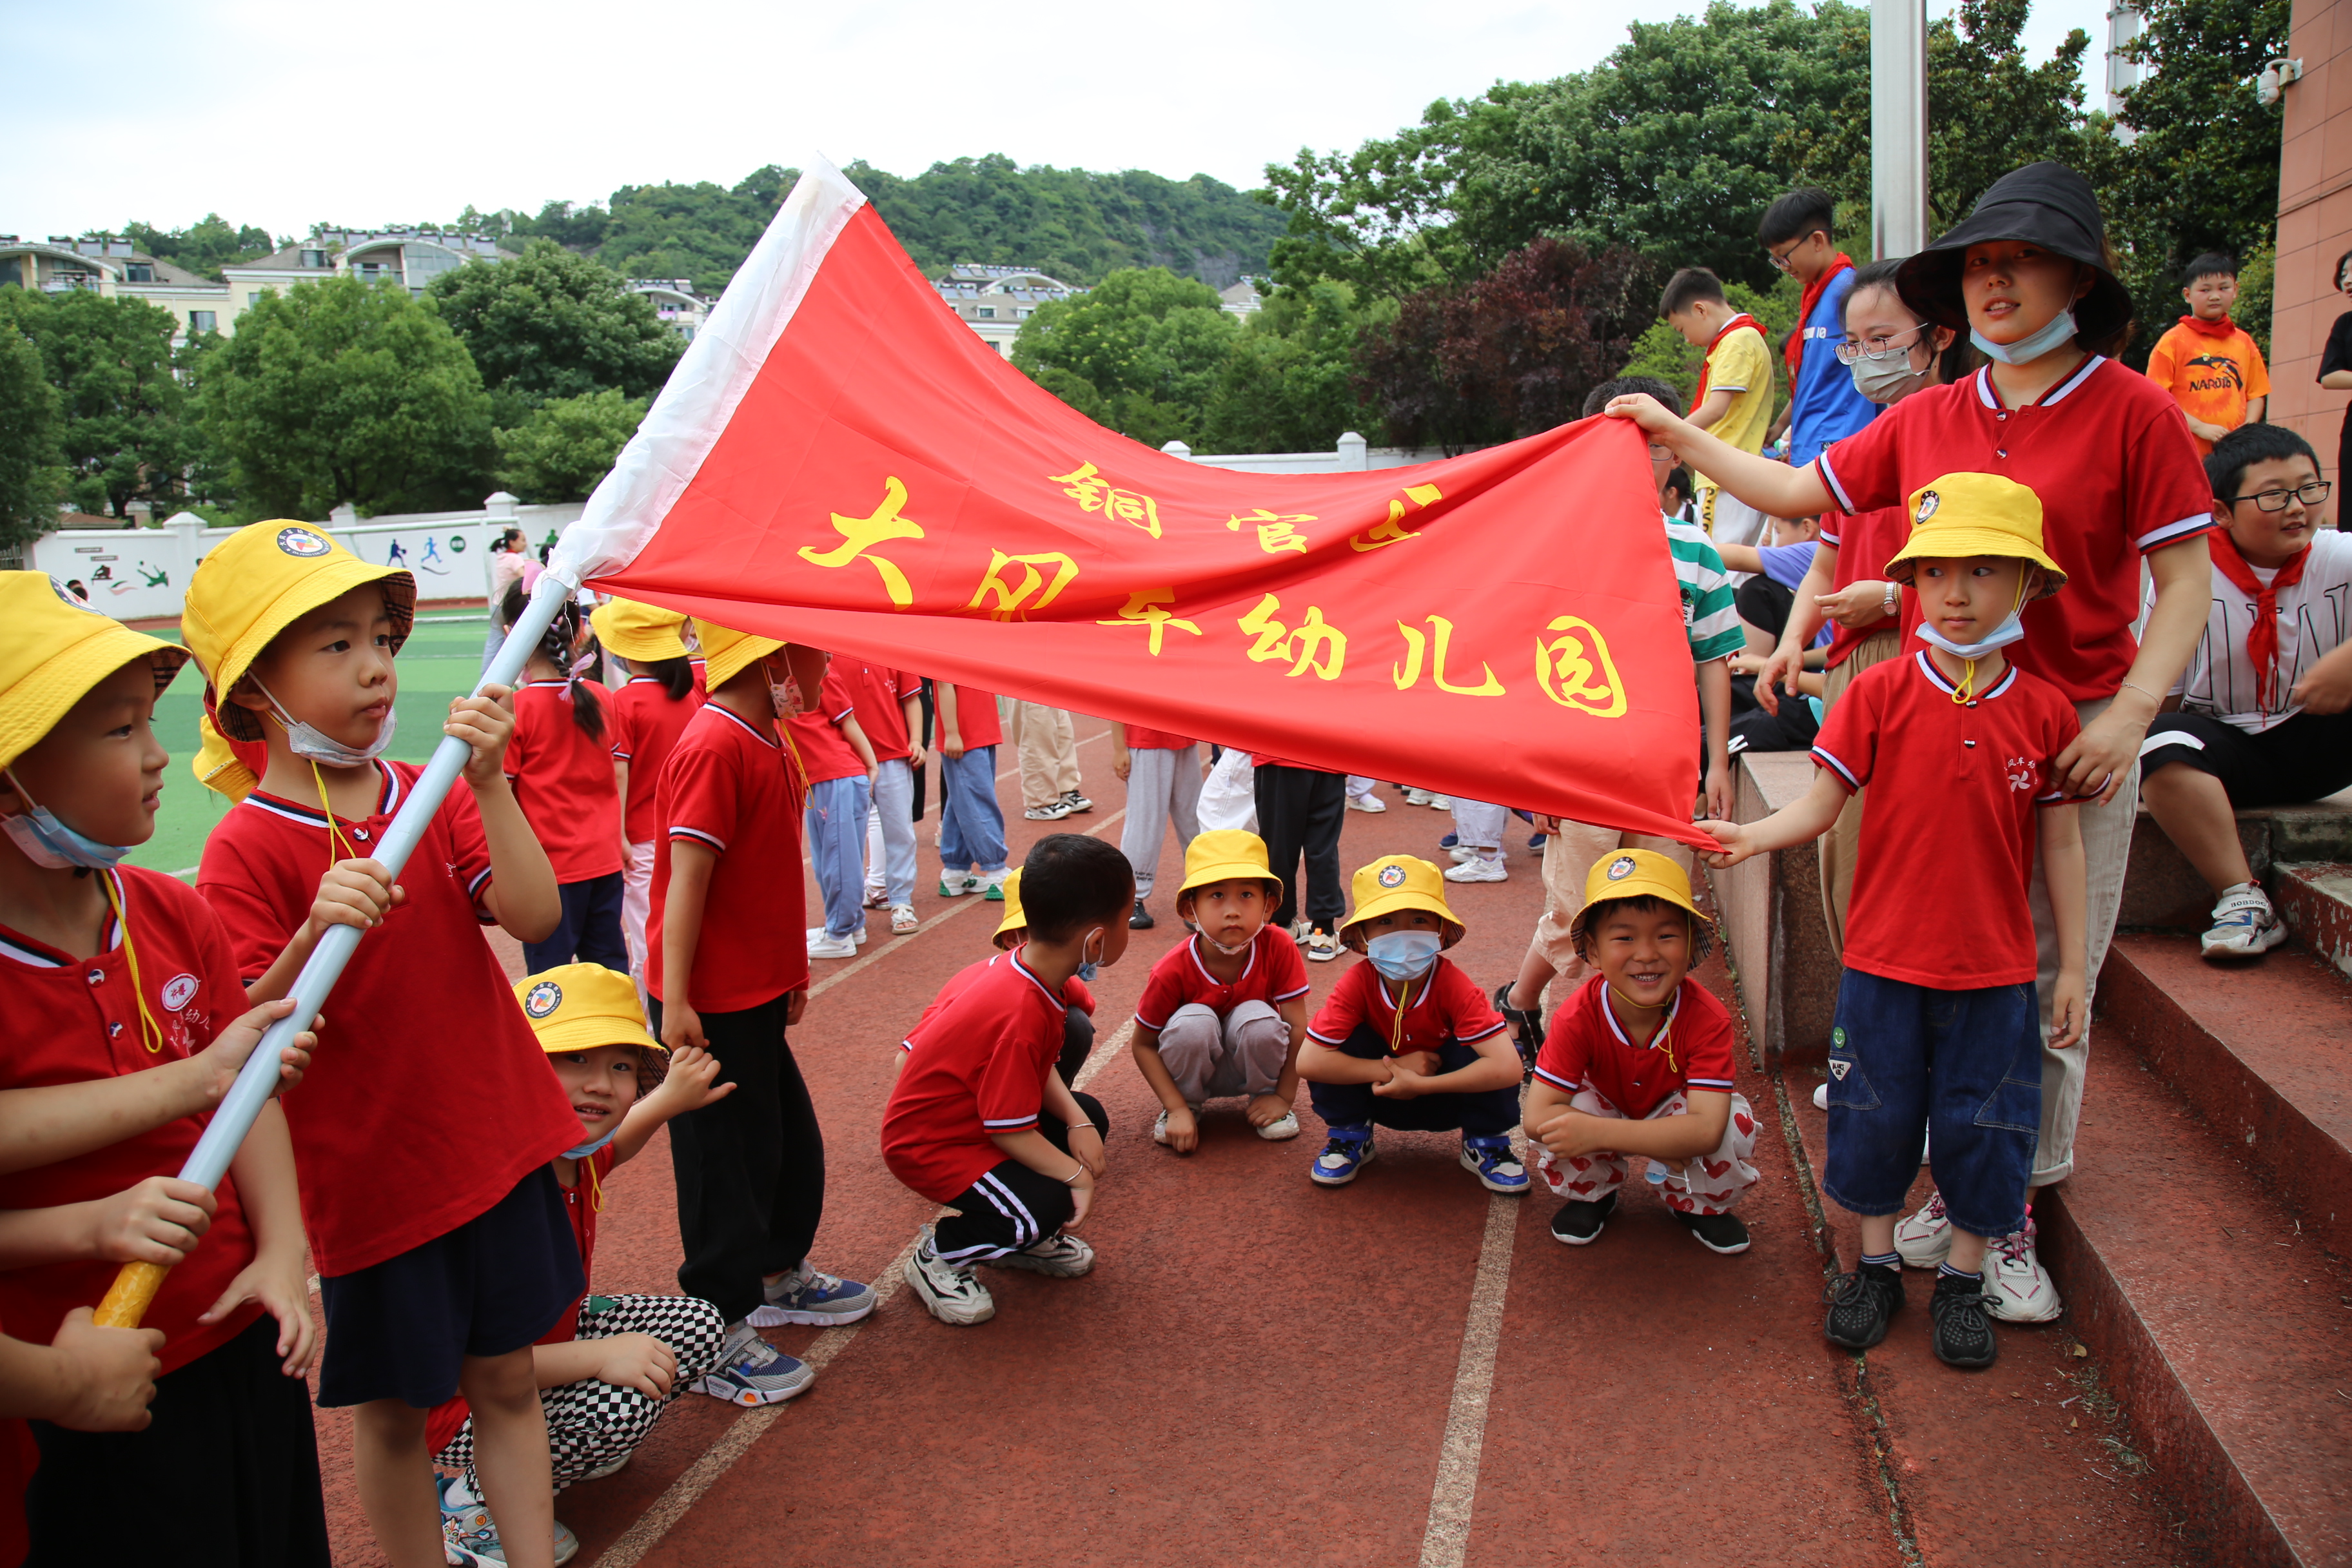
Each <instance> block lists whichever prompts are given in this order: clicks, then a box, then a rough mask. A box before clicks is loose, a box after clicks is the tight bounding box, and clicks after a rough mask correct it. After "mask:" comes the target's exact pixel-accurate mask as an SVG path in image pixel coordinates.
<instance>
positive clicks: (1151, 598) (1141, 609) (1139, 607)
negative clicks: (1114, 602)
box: [1095, 588, 1201, 658]
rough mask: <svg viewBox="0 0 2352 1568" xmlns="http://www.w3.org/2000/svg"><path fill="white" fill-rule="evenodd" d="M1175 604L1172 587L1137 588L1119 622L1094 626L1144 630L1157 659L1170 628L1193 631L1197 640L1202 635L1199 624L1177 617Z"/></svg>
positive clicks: (1117, 620)
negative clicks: (1161, 644) (1148, 636)
mask: <svg viewBox="0 0 2352 1568" xmlns="http://www.w3.org/2000/svg"><path fill="white" fill-rule="evenodd" d="M1175 603H1176V590H1175V589H1173V588H1138V589H1137V590H1136V591H1135V592H1134V593H1132V594H1129V595H1128V596H1127V603H1126V604H1124V605H1120V606H1119V611H1118V618H1117V619H1116V620H1108V621H1097V622H1096V623H1095V625H1097V626H1142V627H1144V628H1145V629H1146V631H1147V632H1148V633H1149V635H1150V638H1151V652H1152V656H1153V657H1154V658H1157V657H1158V656H1159V653H1160V639H1161V638H1162V637H1166V636H1167V633H1168V628H1169V627H1171V626H1174V627H1175V628H1176V629H1177V630H1179V631H1187V632H1191V633H1192V635H1193V636H1194V637H1199V636H1200V635H1201V628H1200V626H1198V625H1197V624H1196V623H1194V622H1192V621H1186V620H1179V619H1178V618H1177V616H1176V612H1175V611H1174V609H1173V608H1171V606H1172V605H1174V604H1175Z"/></svg>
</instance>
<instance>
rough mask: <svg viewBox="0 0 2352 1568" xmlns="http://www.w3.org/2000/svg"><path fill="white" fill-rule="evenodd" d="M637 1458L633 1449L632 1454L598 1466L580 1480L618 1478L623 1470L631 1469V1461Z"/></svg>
mask: <svg viewBox="0 0 2352 1568" xmlns="http://www.w3.org/2000/svg"><path fill="white" fill-rule="evenodd" d="M633 1458H636V1452H635V1450H634V1449H632V1450H631V1451H630V1452H628V1453H625V1454H624V1455H622V1456H621V1457H620V1458H617V1459H607V1460H605V1461H604V1463H603V1464H601V1465H599V1466H597V1467H596V1468H594V1469H593V1470H590V1471H589V1472H588V1473H587V1474H586V1475H584V1476H582V1477H581V1478H580V1479H582V1480H583V1481H601V1480H603V1479H604V1478H605V1477H606V1476H617V1475H619V1474H620V1473H621V1472H622V1471H623V1470H625V1469H627V1468H629V1461H630V1460H631V1459H633Z"/></svg>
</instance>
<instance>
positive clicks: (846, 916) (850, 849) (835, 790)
mask: <svg viewBox="0 0 2352 1568" xmlns="http://www.w3.org/2000/svg"><path fill="white" fill-rule="evenodd" d="M808 846H809V860H810V862H811V863H812V864H813V865H814V866H815V867H816V885H817V890H818V891H820V892H822V893H823V894H824V930H825V934H826V935H828V936H854V935H856V933H857V932H858V931H861V930H863V929H864V927H865V925H866V909H865V905H864V904H863V903H862V902H861V901H860V899H861V895H862V894H863V893H864V891H865V888H866V776H865V775H864V774H863V773H852V774H850V775H849V776H848V777H847V778H844V779H825V780H824V781H823V782H822V783H818V784H811V785H809V803H808Z"/></svg>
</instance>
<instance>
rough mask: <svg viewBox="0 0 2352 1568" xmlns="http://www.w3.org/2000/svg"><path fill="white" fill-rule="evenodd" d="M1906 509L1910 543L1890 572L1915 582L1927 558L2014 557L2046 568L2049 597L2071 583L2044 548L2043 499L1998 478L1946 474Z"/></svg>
mask: <svg viewBox="0 0 2352 1568" xmlns="http://www.w3.org/2000/svg"><path fill="white" fill-rule="evenodd" d="M1905 511H1906V514H1907V515H1908V516H1909V517H1910V519H1911V538H1910V541H1909V542H1907V543H1906V544H1905V545H1904V546H1903V548H1902V549H1901V550H1900V551H1898V552H1896V553H1895V559H1894V560H1892V561H1889V562H1888V563H1886V574H1887V576H1889V577H1891V578H1893V579H1894V580H1895V582H1897V583H1901V584H1906V586H1907V585H1908V584H1910V582H1911V580H1912V578H1914V577H1916V575H1918V571H1919V568H1918V564H1917V563H1919V562H1921V561H1923V560H1936V561H1951V560H1965V559H1967V558H1968V557H1969V556H1971V555H2009V556H2014V557H2016V558H2017V559H2018V560H2021V561H2030V562H2032V563H2033V564H2034V565H2036V566H2039V567H2041V568H2042V573H2043V577H2042V592H2041V593H2039V594H2037V595H2034V597H2035V598H2037V599H2046V598H2048V597H2049V596H2050V595H2053V594H2054V593H2056V592H2057V591H2058V590H2059V589H2061V588H2063V587H2064V586H2065V585H2066V574H2065V573H2064V572H2063V571H2061V570H2059V567H2058V563H2056V562H2055V561H2053V560H2051V559H2050V556H2049V553H2048V552H2046V551H2044V550H2043V549H2042V498H2041V497H2040V496H2037V495H2035V494H2034V493H2033V492H2032V490H2030V489H2026V488H2025V487H2024V486H2023V485H2021V484H2019V483H2018V482H2017V481H2016V480H2015V479H2003V478H2001V476H2000V475H1999V474H1946V475H1945V476H1944V477H1943V478H1942V479H1931V480H1929V481H1928V482H1927V484H1924V485H1922V486H1920V487H1919V488H1918V489H1916V490H1913V491H1912V492H1911V499H1910V500H1909V501H1908V502H1907V503H1906V507H1905Z"/></svg>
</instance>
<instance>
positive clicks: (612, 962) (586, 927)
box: [522, 871, 629, 974]
mask: <svg viewBox="0 0 2352 1568" xmlns="http://www.w3.org/2000/svg"><path fill="white" fill-rule="evenodd" d="M556 891H557V892H558V893H560V894H562V898H563V918H562V920H561V921H557V922H556V926H555V929H554V930H553V931H550V932H548V933H547V940H546V941H545V942H525V943H523V944H522V963H523V968H524V969H525V970H527V971H528V972H529V973H532V974H537V973H539V972H540V971H541V970H543V969H553V968H554V967H555V966H556V965H557V964H559V963H601V964H603V965H604V967H605V968H607V969H617V970H619V971H620V972H621V973H624V974H626V973H628V972H629V949H628V945H627V944H626V943H625V942H623V941H622V940H621V874H620V873H619V872H618V871H612V872H608V873H606V874H605V875H604V876H602V877H591V878H589V879H587V880H586V881H584V882H566V883H564V884H563V885H562V887H560V888H558V889H556Z"/></svg>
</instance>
